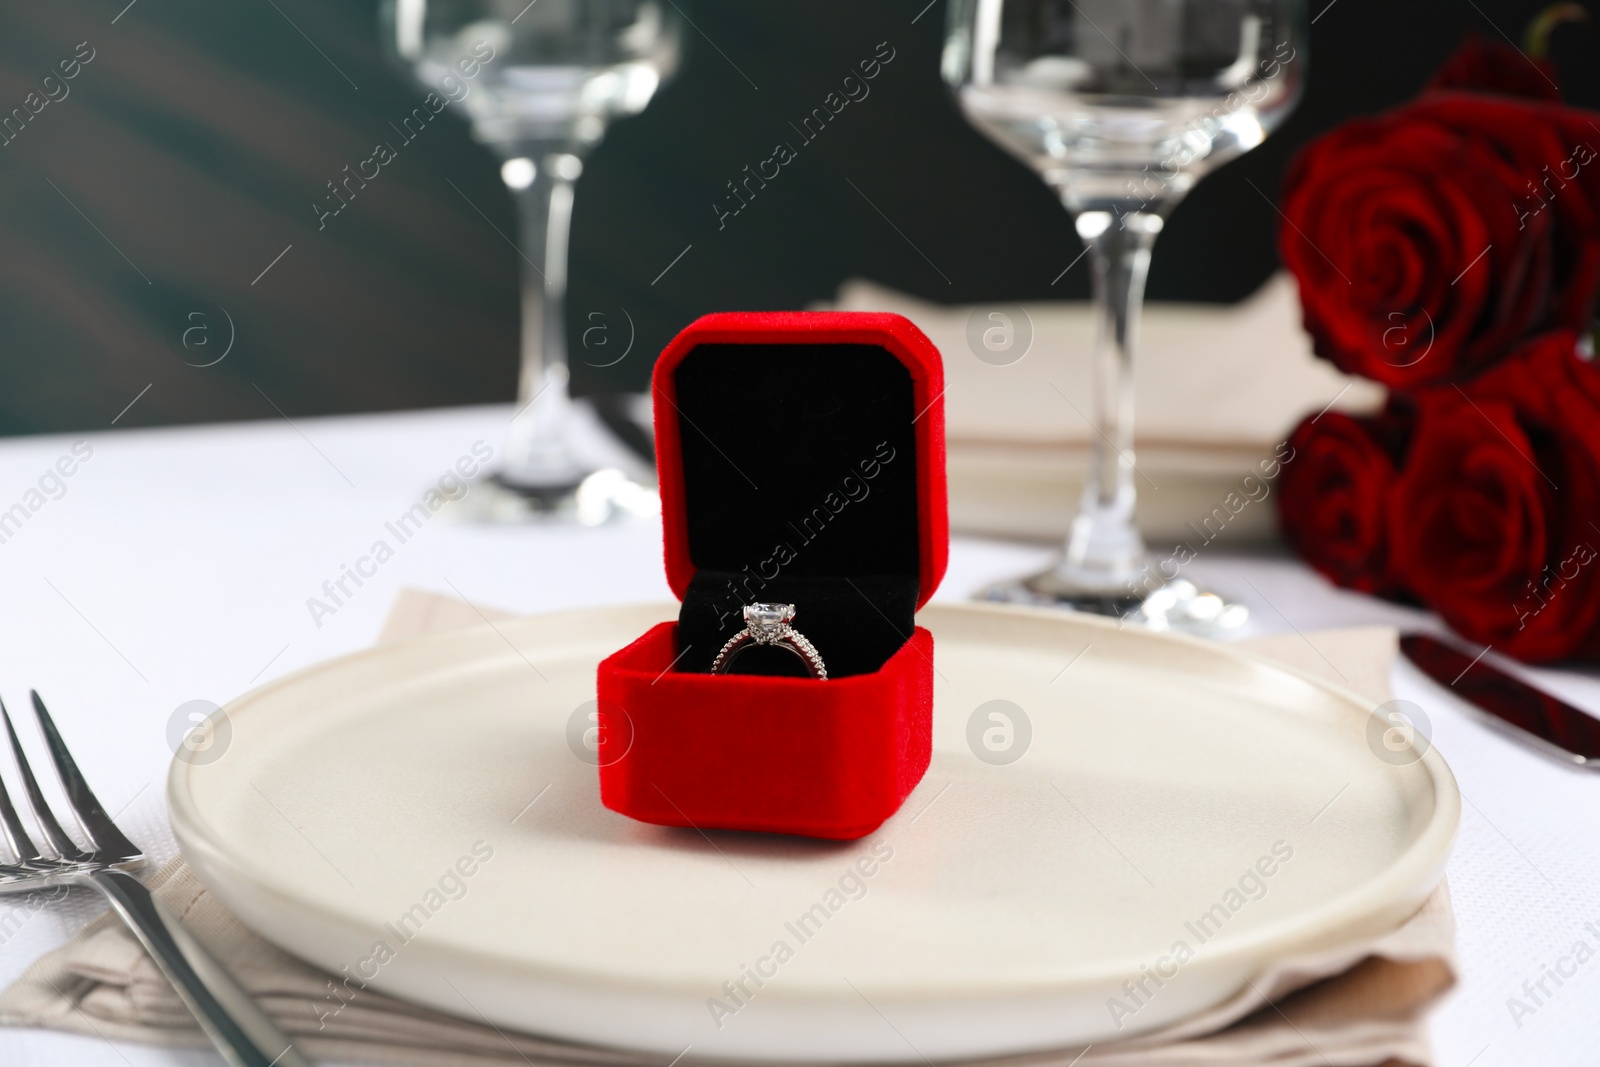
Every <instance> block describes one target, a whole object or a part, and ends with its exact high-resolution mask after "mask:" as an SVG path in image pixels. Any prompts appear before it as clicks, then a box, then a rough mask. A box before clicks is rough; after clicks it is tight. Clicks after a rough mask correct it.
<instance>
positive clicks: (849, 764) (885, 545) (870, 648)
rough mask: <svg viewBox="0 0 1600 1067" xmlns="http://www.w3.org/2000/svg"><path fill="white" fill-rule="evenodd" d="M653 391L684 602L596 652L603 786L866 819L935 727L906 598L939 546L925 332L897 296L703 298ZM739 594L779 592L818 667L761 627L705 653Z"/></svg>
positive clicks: (930, 576)
mask: <svg viewBox="0 0 1600 1067" xmlns="http://www.w3.org/2000/svg"><path fill="white" fill-rule="evenodd" d="M653 391H654V395H655V420H656V459H657V464H658V466H657V470H658V474H659V477H660V482H661V513H662V523H663V526H664V535H665V543H666V564H667V579H668V581H669V582H670V583H671V585H672V589H673V592H675V593H676V594H677V595H678V598H679V599H680V600H681V601H682V602H683V607H682V609H681V611H680V612H679V614H678V621H677V622H676V623H672V622H667V623H662V624H661V625H659V626H657V627H655V628H654V629H652V630H650V631H649V632H647V633H646V634H645V635H644V636H643V637H640V638H639V639H638V640H637V641H635V642H634V643H633V644H631V645H629V646H628V647H626V648H624V649H622V650H621V651H620V652H617V653H615V654H613V655H612V656H610V657H608V658H607V659H606V660H605V661H604V662H602V663H601V664H600V670H599V716H600V717H599V726H600V731H599V733H600V737H599V744H598V753H597V754H598V757H599V763H600V798H601V800H602V801H603V802H604V803H605V805H606V807H608V808H610V809H612V810H613V811H618V812H621V813H622V814H624V815H628V816H631V817H632V818H635V819H639V820H641V821H643V822H649V823H658V824H661V825H666V826H693V827H697V828H700V829H709V828H713V827H715V828H718V829H728V830H762V831H769V832H774V833H784V834H801V835H805V836H808V837H822V838H833V839H838V840H849V839H853V838H857V837H861V836H863V835H865V834H868V833H871V832H872V831H873V830H875V829H876V828H877V827H878V826H879V825H880V824H881V823H882V822H883V821H884V820H885V819H887V818H888V817H889V816H890V815H893V814H894V813H895V812H896V811H897V810H898V809H899V807H900V805H901V804H902V803H903V802H904V801H905V798H906V796H907V795H908V794H910V792H911V790H912V789H913V788H914V787H915V786H916V784H917V782H919V781H920V780H921V779H922V775H923V772H925V771H926V770H927V768H928V758H929V755H930V753H931V748H932V724H933V637H932V635H931V634H929V633H928V631H927V630H924V629H922V628H921V627H919V626H917V625H916V622H915V615H916V611H917V609H918V608H920V607H921V606H922V605H923V604H925V603H927V601H928V598H929V597H931V596H932V595H933V592H934V590H935V589H936V588H937V587H938V585H939V580H940V579H941V578H942V577H943V576H944V569H945V560H946V556H947V555H948V551H949V527H948V520H947V517H946V508H945V456H944V405H943V395H944V369H943V366H942V364H941V363H940V360H939V352H938V349H936V348H934V346H933V344H932V343H931V342H930V341H929V340H928V339H927V338H926V337H925V336H923V334H922V332H921V331H919V330H918V329H917V328H916V327H915V326H913V325H912V324H911V323H910V322H909V321H908V320H906V319H905V318H902V317H901V316H899V315H888V314H867V313H859V312H771V313H728V314H720V315H708V316H706V317H705V318H703V319H700V320H699V321H697V322H695V323H693V324H692V325H690V326H689V327H688V328H687V329H685V330H684V331H683V332H682V333H680V334H679V335H678V336H677V337H676V338H675V339H674V340H673V342H672V343H671V344H670V345H668V346H667V349H666V351H664V352H663V353H662V354H661V358H660V360H659V361H658V362H657V363H656V368H655V380H654V386H653ZM753 601H760V602H768V603H785V604H793V605H795V607H796V615H795V618H794V622H793V626H794V628H795V629H796V630H798V631H799V632H800V633H801V634H803V635H805V636H806V637H807V638H809V639H810V641H811V642H812V644H813V645H815V646H816V649H817V651H818V653H820V655H821V656H822V659H823V661H824V663H825V664H826V666H827V670H828V678H827V679H826V680H817V679H814V678H810V677H807V676H804V668H803V664H801V663H800V662H799V661H798V660H797V659H795V658H794V657H792V656H790V655H789V654H788V653H787V652H786V651H785V650H783V649H781V648H775V647H772V646H766V647H753V648H751V649H749V650H748V651H745V652H742V653H741V654H740V656H739V658H738V659H737V661H736V662H735V667H736V669H737V671H738V672H739V673H730V674H711V673H710V667H711V662H712V660H713V659H714V658H715V656H716V654H717V652H718V650H719V649H721V647H722V645H723V644H724V643H725V642H726V641H727V640H728V639H729V638H730V637H732V636H734V635H735V634H736V633H738V632H739V631H740V630H742V629H743V628H744V618H743V614H742V609H743V606H744V605H745V604H747V603H751V602H753ZM797 674H798V675H800V676H796V675H797Z"/></svg>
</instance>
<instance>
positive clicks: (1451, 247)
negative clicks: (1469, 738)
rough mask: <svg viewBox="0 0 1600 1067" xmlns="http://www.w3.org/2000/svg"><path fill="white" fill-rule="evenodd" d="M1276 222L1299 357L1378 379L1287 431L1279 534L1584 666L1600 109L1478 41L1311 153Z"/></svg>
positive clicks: (1598, 481)
mask: <svg viewBox="0 0 1600 1067" xmlns="http://www.w3.org/2000/svg"><path fill="white" fill-rule="evenodd" d="M1283 213H1284V218H1285V225H1284V226H1283V228H1282V232H1281V252H1282V255H1283V259H1284V262H1285V264H1286V265H1287V266H1288V268H1289V270H1290V271H1291V272H1293V273H1294V275H1295V276H1296V278H1297V279H1298V281H1299V286H1300V297H1301V304H1302V307H1303V311H1304V318H1305V326H1306V329H1307V331H1308V332H1309V333H1310V335H1311V337H1312V339H1313V343H1314V347H1315V350H1316V352H1317V354H1318V355H1319V356H1321V357H1322V358H1324V359H1327V360H1329V361H1330V362H1332V363H1334V364H1335V365H1337V366H1338V367H1339V368H1340V369H1342V370H1344V371H1346V372H1347V373H1350V374H1356V375H1360V376H1363V377H1367V378H1371V379H1374V380H1376V381H1378V382H1381V383H1383V384H1384V385H1386V386H1388V387H1389V389H1390V398H1389V401H1388V404H1387V405H1386V406H1385V408H1384V410H1383V411H1382V412H1381V413H1379V414H1378V415H1376V416H1372V417H1368V418H1356V417H1351V416H1347V415H1342V414H1339V413H1336V412H1326V413H1323V414H1320V415H1316V416H1312V417H1310V418H1308V419H1306V420H1305V421H1304V422H1302V423H1301V424H1300V426H1299V427H1298V428H1296V430H1295V431H1294V434H1293V435H1292V437H1291V441H1290V443H1291V444H1292V445H1293V447H1294V452H1293V455H1294V459H1293V461H1292V462H1290V463H1288V464H1286V465H1285V467H1284V470H1283V475H1282V489H1281V492H1280V494H1279V510H1280V516H1281V519H1282V525H1283V528H1284V532H1285V534H1286V536H1287V537H1288V539H1289V541H1290V543H1291V544H1292V545H1293V546H1294V548H1295V549H1296V550H1297V551H1298V552H1299V553H1300V554H1301V555H1302V556H1304V557H1305V559H1306V560H1307V561H1308V562H1309V563H1311V564H1312V566H1314V567H1315V568H1317V570H1319V571H1320V572H1322V573H1323V574H1324V575H1326V576H1327V577H1328V578H1329V579H1331V580H1332V581H1334V582H1336V583H1338V584H1340V585H1343V586H1347V587H1350V588H1353V589H1359V590H1362V591H1365V592H1372V593H1378V594H1382V595H1388V596H1398V597H1406V598H1412V599H1415V600H1419V601H1421V602H1422V603H1423V604H1425V605H1427V606H1429V607H1431V608H1433V609H1434V610H1436V611H1437V612H1438V613H1439V614H1440V616H1442V617H1443V618H1444V620H1445V621H1446V622H1448V623H1449V624H1450V625H1451V626H1452V627H1454V628H1455V629H1456V630H1457V631H1458V632H1460V633H1461V634H1462V635H1464V636H1466V637H1468V638H1471V639H1473V640H1475V641H1480V642H1483V643H1485V644H1490V645H1493V646H1494V647H1495V648H1497V649H1499V650H1501V651H1504V652H1507V653H1509V654H1511V655H1515V656H1518V657H1521V658H1523V659H1526V660H1529V661H1549V660H1559V659H1585V660H1600V565H1596V564H1597V560H1596V555H1597V549H1600V365H1597V364H1596V363H1595V362H1594V361H1593V342H1592V338H1591V337H1590V336H1589V330H1590V327H1591V323H1592V322H1593V320H1594V315H1595V308H1596V302H1597V298H1600V115H1597V114H1595V113H1593V112H1589V111H1584V110H1580V109H1577V108H1572V107H1567V106H1565V105H1563V104H1562V103H1560V102H1559V94H1558V93H1557V92H1556V90H1555V85H1554V79H1553V71H1552V69H1551V68H1550V66H1549V64H1547V63H1545V62H1544V61H1542V60H1540V59H1535V58H1530V57H1528V56H1524V55H1522V54H1521V53H1519V52H1517V51H1516V50H1515V49H1513V48H1510V47H1509V46H1505V45H1499V44H1495V43H1490V42H1484V41H1481V40H1474V41H1471V42H1469V43H1468V44H1467V45H1466V46H1465V47H1464V48H1463V49H1462V50H1461V51H1460V52H1458V53H1457V54H1456V56H1455V57H1453V58H1452V59H1451V60H1450V61H1449V62H1448V63H1447V64H1446V65H1445V67H1444V68H1443V69H1442V70H1441V71H1440V72H1439V73H1438V74H1437V75H1436V76H1435V78H1434V79H1433V81H1432V82H1430V83H1429V86H1428V87H1427V88H1426V89H1425V90H1424V92H1423V94H1422V96H1421V97H1420V98H1418V99H1417V100H1415V101H1413V102H1411V103H1409V104H1406V105H1404V106H1402V107H1400V108H1398V109H1396V110H1394V111H1392V112H1389V113H1388V114H1385V115H1380V116H1378V117H1376V118H1371V119H1361V120H1357V121H1353V122H1350V123H1347V124H1345V125H1344V126H1342V127H1340V128H1338V129H1336V130H1334V131H1333V132H1332V133H1330V134H1328V135H1326V136H1324V137H1322V138H1321V139H1320V140H1318V141H1316V142H1314V143H1313V144H1312V145H1310V146H1309V147H1308V148H1307V149H1306V150H1305V151H1304V152H1303V153H1302V154H1301V156H1300V157H1299V158H1298V159H1297V160H1296V161H1295V163H1294V164H1293V166H1292V167H1291V168H1290V172H1289V175H1288V178H1287V181H1286V189H1285V196H1284V205H1283Z"/></svg>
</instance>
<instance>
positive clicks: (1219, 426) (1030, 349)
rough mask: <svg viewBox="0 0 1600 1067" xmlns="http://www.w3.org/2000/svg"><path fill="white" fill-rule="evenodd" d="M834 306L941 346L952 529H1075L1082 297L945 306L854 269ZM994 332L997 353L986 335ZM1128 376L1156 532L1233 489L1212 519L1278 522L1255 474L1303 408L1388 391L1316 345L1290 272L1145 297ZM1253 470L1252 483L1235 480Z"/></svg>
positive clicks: (1187, 533)
mask: <svg viewBox="0 0 1600 1067" xmlns="http://www.w3.org/2000/svg"><path fill="white" fill-rule="evenodd" d="M832 306H834V307H837V308H838V309H840V310H842V311H893V312H898V313H899V314H902V315H904V316H906V317H907V318H909V319H910V320H911V321H912V322H914V323H916V324H917V326H918V327H920V328H921V329H922V332H923V333H926V334H927V335H928V337H929V338H931V339H932V340H933V343H934V344H936V345H938V346H939V351H940V352H942V353H943V354H944V364H945V379H946V382H947V385H948V389H947V390H946V392H945V415H946V435H947V442H948V451H949V478H950V521H951V526H952V527H953V528H954V529H956V530H958V531H961V532H965V533H990V534H1007V535H1011V536H1050V537H1058V536H1061V535H1062V534H1064V533H1065V532H1066V530H1067V526H1068V524H1069V523H1070V522H1071V521H1072V516H1073V513H1074V511H1075V510H1076V508H1077V504H1078V496H1079V494H1080V492H1081V491H1082V487H1083V478H1084V473H1085V472H1086V471H1087V469H1088V464H1089V447H1090V444H1091V443H1092V442H1093V441H1094V440H1095V439H1096V437H1095V432H1094V429H1093V427H1092V425H1091V424H1090V422H1089V420H1090V418H1091V417H1092V416H1093V411H1094V409H1093V401H1092V397H1093V393H1092V391H1091V359H1090V357H1091V353H1092V351H1093V346H1094V331H1095V326H1094V316H1093V313H1092V311H1091V309H1090V307H1089V305H1088V304H1086V303H1083V302H1078V303H1069V302H1066V301H1058V302H1053V303H1034V304H1027V305H1024V306H1021V307H1017V308H1008V307H1005V306H1002V305H998V304H979V305H971V306H967V305H962V306H950V307H947V306H941V305H936V304H929V303H925V302H923V301H920V300H916V299H914V298H912V297H909V296H906V295H904V294H903V293H898V292H895V291H893V290H890V289H885V288H883V287H882V286H878V285H874V284H872V283H871V282H863V281H854V282H847V283H846V284H845V285H844V287H843V288H841V289H840V291H839V294H838V297H837V299H836V300H835V302H834V304H833V305H832ZM1019 312H1020V314H1019ZM996 314H998V315H1000V316H1001V317H1000V318H992V317H991V316H993V315H996ZM989 330H993V331H996V332H994V333H991V334H989V337H990V339H991V341H992V342H993V343H994V344H997V345H1002V346H1003V347H1004V350H1003V351H994V350H991V349H988V348H985V340H984V337H985V333H986V331H989ZM980 351H981V354H980ZM1134 379H1135V383H1136V384H1135V393H1136V397H1137V400H1136V404H1135V407H1136V415H1135V420H1134V421H1135V427H1136V431H1135V436H1136V438H1137V442H1136V449H1135V452H1136V455H1137V457H1138V471H1139V476H1138V479H1137V481H1138V485H1137V488H1138V491H1139V519H1140V525H1141V526H1142V528H1143V530H1144V533H1145V536H1146V537H1147V538H1148V539H1150V540H1151V541H1152V542H1154V543H1158V544H1160V543H1172V542H1175V541H1178V540H1192V539H1193V538H1194V537H1195V535H1196V531H1195V530H1193V529H1191V528H1190V527H1189V524H1190V523H1191V522H1192V523H1199V522H1201V521H1202V519H1203V518H1205V517H1207V516H1209V515H1211V514H1212V511H1213V509H1214V508H1215V507H1217V506H1218V505H1219V504H1220V503H1222V501H1223V500H1224V499H1225V498H1226V497H1227V495H1228V494H1229V493H1230V492H1237V493H1238V494H1239V497H1240V499H1249V500H1250V501H1251V502H1250V504H1249V505H1248V506H1246V507H1244V508H1242V509H1239V510H1238V511H1236V512H1235V511H1233V509H1229V512H1230V513H1231V514H1230V518H1229V521H1228V523H1227V524H1226V528H1225V529H1224V530H1221V531H1213V532H1214V533H1216V535H1217V536H1220V537H1226V538H1227V539H1229V540H1230V541H1236V542H1237V541H1239V540H1259V539H1262V538H1265V537H1270V536H1272V534H1273V532H1274V529H1275V525H1274V522H1273V516H1272V511H1273V509H1272V507H1271V506H1270V505H1268V504H1266V503H1265V502H1264V497H1261V491H1260V490H1259V489H1255V488H1254V486H1255V485H1256V484H1257V483H1259V482H1260V480H1261V477H1260V476H1261V472H1262V467H1261V463H1262V461H1263V460H1266V459H1268V458H1269V457H1274V456H1276V455H1277V453H1278V450H1279V449H1280V448H1281V447H1282V445H1283V441H1284V438H1285V437H1286V436H1287V434H1288V433H1289V431H1290V430H1291V429H1293V428H1294V425H1295V423H1297V422H1298V421H1299V420H1300V418H1301V417H1302V416H1304V415H1305V414H1307V413H1308V412H1314V411H1318V410H1320V409H1322V408H1323V407H1325V406H1327V405H1329V404H1330V403H1332V404H1333V405H1334V406H1335V408H1336V409H1341V410H1352V411H1364V410H1372V409H1375V408H1376V407H1377V406H1378V405H1379V404H1380V403H1381V402H1382V398H1383V395H1384V393H1383V390H1382V389H1381V388H1380V387H1378V386H1376V385H1375V384H1374V383H1372V382H1369V381H1365V380H1362V379H1357V378H1351V377H1347V376H1346V375H1343V374H1341V373H1339V372H1338V371H1337V370H1335V369H1334V368H1333V367H1332V365H1331V364H1328V363H1325V362H1323V361H1321V360H1319V359H1316V358H1315V357H1314V356H1312V354H1311V343H1310V340H1309V339H1308V338H1307V337H1306V334H1305V332H1304V331H1303V330H1301V328H1300V303H1299V299H1298V297H1297V295H1296V293H1295V288H1294V282H1293V280H1292V279H1290V278H1289V276H1288V275H1285V274H1280V275H1277V276H1276V277H1274V278H1272V279H1271V280H1269V281H1268V282H1267V283H1266V284H1265V285H1263V286H1262V287H1261V289H1260V290H1259V291H1258V292H1256V293H1255V294H1254V295H1253V296H1251V297H1250V298H1249V299H1247V300H1243V301H1241V302H1240V303H1238V304H1237V305H1232V306H1229V305H1214V304H1161V303H1157V304H1151V305H1149V306H1148V307H1147V308H1146V309H1145V313H1144V316H1143V320H1142V322H1141V324H1140V333H1139V350H1138V353H1137V355H1136V357H1135V359H1134ZM1269 469H1271V468H1270V466H1269ZM1251 474H1254V475H1255V476H1256V479H1257V482H1255V483H1250V484H1249V485H1246V486H1245V487H1244V489H1243V491H1241V487H1240V482H1241V481H1242V479H1243V478H1244V477H1245V476H1246V475H1251ZM1257 498H1259V499H1257ZM1213 525H1215V524H1213Z"/></svg>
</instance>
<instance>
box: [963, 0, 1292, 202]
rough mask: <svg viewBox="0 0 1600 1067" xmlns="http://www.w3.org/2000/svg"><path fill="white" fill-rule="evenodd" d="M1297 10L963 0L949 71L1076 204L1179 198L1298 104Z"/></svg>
mask: <svg viewBox="0 0 1600 1067" xmlns="http://www.w3.org/2000/svg"><path fill="white" fill-rule="evenodd" d="M1299 15H1300V12H1299V9H1298V7H1297V5H1295V4H1293V3H1284V2H1277V3H1270V2H1269V3H1251V2H1248V0H1229V2H1223V3H1196V2H1193V0H1186V2H1180V3H1169V4H1163V5H1154V4H1124V3H1121V2H1120V0H1100V2H1096V0H1081V2H1076V3H1075V2H1072V0H1065V2H1063V0H1043V2H1035V3H1022V4H1016V3H1000V2H997V0H952V8H951V28H950V33H949V36H948V38H947V41H946V45H945V50H944V56H943V72H944V75H945V79H946V80H947V81H948V82H949V83H950V84H951V85H952V86H954V87H955V88H956V90H957V97H958V100H959V101H960V105H961V108H962V111H963V112H964V113H965V114H966V116H967V119H968V121H970V122H971V123H972V124H973V125H974V126H976V127H977V128H978V129H980V130H982V131H983V132H984V133H986V134H987V135H988V136H989V137H990V138H991V139H992V140H994V141H995V142H996V143H998V144H999V145H1001V146H1002V147H1003V148H1005V149H1007V150H1008V151H1010V152H1011V153H1012V154H1013V155H1015V156H1017V157H1018V158H1019V159H1021V160H1022V161H1023V162H1024V163H1027V164H1028V165H1029V166H1031V167H1033V168H1034V169H1035V170H1037V171H1038V172H1039V174H1040V175H1041V176H1042V177H1043V178H1044V180H1045V181H1046V182H1047V183H1048V184H1049V185H1050V186H1051V187H1052V188H1054V189H1056V190H1057V192H1058V193H1059V194H1060V195H1061V196H1062V199H1063V201H1064V202H1065V203H1066V205H1067V207H1068V210H1071V211H1074V212H1076V211H1080V210H1084V209H1092V208H1097V207H1098V208H1108V207H1110V206H1112V205H1116V204H1122V203H1125V202H1127V201H1128V200H1130V199H1131V200H1134V201H1142V202H1149V203H1151V204H1159V205H1161V206H1163V207H1165V208H1168V209H1170V208H1171V207H1172V206H1173V205H1174V204H1175V203H1177V201H1178V200H1179V199H1180V198H1181V197H1182V196H1183V194H1184V193H1187V192H1188V191H1189V189H1190V188H1192V187H1193V186H1194V183H1195V182H1197V181H1198V180H1199V179H1200V178H1201V177H1202V176H1204V175H1205V174H1206V173H1207V172H1208V171H1210V170H1211V169H1213V168H1215V167H1216V166H1217V165H1219V164H1221V163H1224V162H1226V161H1227V160H1229V159H1232V158H1233V157H1234V156H1237V155H1239V154H1241V153H1243V152H1248V151H1249V150H1250V149H1252V148H1254V147H1256V146H1257V145H1258V144H1260V143H1261V142H1262V140H1264V139H1265V138H1266V136H1267V134H1268V133H1270V132H1271V131H1272V130H1273V129H1275V128H1276V127H1277V125H1278V124H1279V123H1281V122H1282V121H1283V119H1284V118H1285V117H1286V116H1287V115H1288V113H1289V112H1290V111H1291V110H1292V109H1293V108H1294V105H1295V104H1296V103H1297V102H1298V100H1299V97H1300V93H1301V90H1302V87H1303V82H1304V61H1303V55H1302V52H1303V45H1302V44H1299V43H1297V42H1298V41H1299V39H1300V37H1301V36H1302V34H1301V32H1300V28H1299V22H1300V19H1299ZM1094 16H1098V17H1094ZM1118 39H1120V40H1121V41H1122V42H1123V44H1122V45H1121V46H1119V45H1118V43H1117V40H1118Z"/></svg>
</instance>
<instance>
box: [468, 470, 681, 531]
mask: <svg viewBox="0 0 1600 1067" xmlns="http://www.w3.org/2000/svg"><path fill="white" fill-rule="evenodd" d="M451 509H452V511H454V512H455V517H456V518H459V519H462V520H464V521H467V522H474V523H479V524H482V525H508V526H516V525H524V524H528V523H547V524H554V525H571V526H603V525H605V524H607V523H613V522H627V521H630V520H636V519H647V518H651V517H653V516H656V515H659V514H660V512H661V498H660V496H659V494H658V493H657V492H656V490H655V489H654V488H652V487H650V486H647V485H641V484H640V483H638V482H636V481H634V480H633V479H632V478H630V477H628V475H627V474H625V473H624V472H623V471H621V470H619V469H617V468H615V467H605V468H602V469H600V470H597V471H585V472H580V473H577V474H574V475H573V476H572V477H571V478H565V479H559V480H556V481H552V482H548V483H542V484H537V485H531V484H527V483H523V482H519V481H517V480H515V479H513V478H511V477H509V476H508V475H506V474H505V472H503V471H498V472H496V473H494V474H491V475H489V476H488V477H486V478H483V479H482V480H480V481H477V482H475V483H473V485H472V489H471V491H470V492H469V493H468V494H467V495H466V496H465V497H463V498H461V499H460V500H457V501H454V502H453V503H452V505H451Z"/></svg>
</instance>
